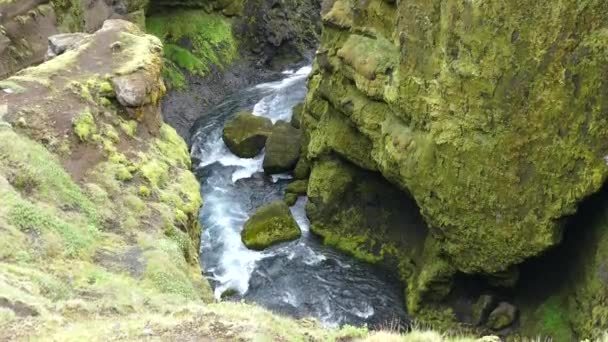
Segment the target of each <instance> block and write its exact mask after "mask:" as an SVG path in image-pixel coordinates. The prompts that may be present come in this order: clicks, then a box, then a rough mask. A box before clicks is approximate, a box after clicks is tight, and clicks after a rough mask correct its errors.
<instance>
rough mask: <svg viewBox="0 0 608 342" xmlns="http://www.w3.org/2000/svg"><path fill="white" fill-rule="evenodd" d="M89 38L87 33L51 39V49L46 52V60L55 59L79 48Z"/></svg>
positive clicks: (58, 35) (57, 36)
mask: <svg viewBox="0 0 608 342" xmlns="http://www.w3.org/2000/svg"><path fill="white" fill-rule="evenodd" d="M87 37H89V35H88V34H86V33H64V34H56V35H54V36H50V37H49V49H48V51H47V52H46V59H47V60H49V59H53V58H55V57H57V56H59V55H61V54H63V53H64V52H66V51H68V50H73V49H76V48H78V47H79V46H81V45H82V44H83V42H84V41H85V39H86V38H87Z"/></svg>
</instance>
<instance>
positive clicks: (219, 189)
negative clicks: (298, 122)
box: [197, 67, 311, 298]
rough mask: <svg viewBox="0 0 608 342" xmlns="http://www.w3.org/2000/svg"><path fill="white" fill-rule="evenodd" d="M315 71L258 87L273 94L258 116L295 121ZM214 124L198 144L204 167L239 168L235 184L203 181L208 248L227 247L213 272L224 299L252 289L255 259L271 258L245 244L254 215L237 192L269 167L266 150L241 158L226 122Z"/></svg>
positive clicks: (259, 108) (215, 177)
mask: <svg viewBox="0 0 608 342" xmlns="http://www.w3.org/2000/svg"><path fill="white" fill-rule="evenodd" d="M310 71H311V68H310V67H305V68H302V69H300V70H298V71H296V72H286V73H284V74H286V75H289V77H287V78H285V79H283V80H281V81H277V82H272V83H265V84H260V85H258V86H256V88H257V89H261V90H264V91H266V92H267V93H268V94H267V95H266V96H264V97H263V98H262V99H261V100H260V101H259V102H258V103H257V104H256V105H255V107H254V114H255V115H260V116H265V117H268V118H270V119H271V120H273V122H276V121H277V120H289V119H290V118H291V115H292V108H293V107H294V106H295V104H297V103H298V102H300V101H301V100H302V98H303V96H304V95H303V94H302V89H298V90H295V89H293V88H294V86H297V85H298V84H301V82H302V81H303V79H305V78H306V77H307V76H308V74H309V73H310ZM299 88H302V87H301V86H299ZM304 91H305V90H304ZM211 124H213V123H211ZM211 124H209V125H211ZM209 125H207V126H205V127H203V128H202V129H203V130H205V131H206V133H207V137H205V142H204V143H203V144H202V145H201V146H199V147H198V151H197V154H198V155H200V156H202V158H201V163H200V165H199V167H200V168H204V167H207V166H210V165H212V164H215V163H219V164H221V165H222V166H226V167H228V166H231V167H234V171H233V172H232V175H231V177H230V182H228V180H227V179H226V177H225V176H222V175H220V174H213V175H212V176H210V177H207V178H206V179H205V182H206V184H203V189H204V190H205V206H204V208H203V210H202V215H203V216H205V217H213V220H209V221H210V222H207V220H205V222H206V224H205V229H206V230H205V234H204V235H203V247H202V248H204V249H211V248H213V246H218V245H219V246H221V249H222V250H221V252H220V253H221V255H220V256H219V257H217V264H216V265H215V266H214V267H212V268H210V269H209V270H208V271H210V272H212V273H213V274H212V275H211V277H212V279H213V280H214V281H215V282H217V284H218V285H217V286H216V288H215V296H216V297H217V298H220V297H221V295H222V293H223V292H224V291H226V290H228V289H232V290H236V291H238V292H239V293H241V294H244V293H245V292H247V289H248V284H249V279H250V276H251V273H252V272H253V270H254V268H255V263H256V261H258V260H260V259H262V258H264V256H265V253H262V252H256V251H251V250H249V249H247V248H246V247H245V246H244V245H243V243H242V242H241V230H242V227H243V225H244V223H245V221H247V219H248V218H249V215H248V213H247V211H246V210H245V209H244V208H243V207H242V204H241V203H239V201H238V200H236V198H235V197H236V195H237V194H235V189H234V183H235V182H237V181H238V180H241V179H247V178H251V177H252V176H253V175H254V174H256V173H258V172H262V171H263V168H262V164H263V160H264V153H261V154H260V155H258V156H257V157H255V158H251V159H245V158H239V157H237V156H236V155H234V154H233V153H232V152H230V150H229V149H228V148H227V147H226V145H225V144H224V142H223V140H222V136H221V135H222V129H221V126H218V127H211V126H209ZM213 128H215V129H213ZM290 178H291V176H290V175H287V174H283V175H275V176H273V181H274V182H275V183H276V182H278V181H279V180H283V179H290Z"/></svg>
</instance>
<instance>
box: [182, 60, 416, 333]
mask: <svg viewBox="0 0 608 342" xmlns="http://www.w3.org/2000/svg"><path fill="white" fill-rule="evenodd" d="M310 71H311V68H310V67H304V68H301V69H299V70H297V71H286V72H284V73H283V75H284V78H283V79H282V80H279V81H276V82H271V83H264V84H260V85H257V86H255V87H253V88H250V89H245V90H242V91H239V92H237V93H236V94H234V95H232V96H230V97H227V98H226V99H225V100H224V101H223V102H222V103H221V104H220V105H218V106H216V107H214V108H213V109H211V110H209V111H207V112H206V113H204V114H203V115H202V116H201V118H200V119H199V120H198V121H197V122H196V124H195V125H194V127H193V129H192V133H193V135H192V157H193V160H195V161H196V163H197V164H196V166H197V167H196V171H197V175H198V177H199V180H200V182H201V185H202V190H201V191H202V195H203V198H204V205H203V208H202V209H201V213H200V220H201V223H202V225H203V227H204V230H203V235H202V242H201V260H202V263H203V270H204V273H205V276H206V277H207V278H208V279H209V281H210V282H211V284H212V286H213V288H214V291H215V296H216V297H217V298H221V296H222V294H223V293H225V292H226V291H230V292H233V293H236V295H235V296H234V297H233V298H236V299H244V300H246V301H249V302H254V303H257V304H259V305H261V306H263V307H266V308H268V309H270V310H272V311H274V312H276V313H280V314H285V315H289V316H292V317H295V318H304V317H313V318H316V319H318V320H320V321H321V322H322V323H323V324H325V325H327V326H341V325H344V324H350V325H363V324H367V325H368V326H370V327H374V326H377V327H382V326H387V325H389V324H395V322H401V323H405V322H407V315H406V312H405V309H404V305H403V303H404V298H403V290H402V288H401V285H400V282H399V281H398V280H397V279H395V278H393V277H391V276H389V275H388V274H386V272H383V271H382V270H378V269H374V268H373V267H371V266H370V265H367V264H365V263H361V262H358V261H356V260H353V259H352V258H350V257H348V256H345V255H343V254H340V253H339V252H337V251H335V250H332V249H330V248H328V247H325V246H323V245H322V244H321V242H320V241H319V239H318V238H317V237H316V236H314V235H313V234H312V233H310V232H309V222H308V219H307V217H306V213H305V205H306V201H307V199H306V198H305V197H301V198H300V199H299V200H298V202H297V203H296V205H295V206H293V207H292V208H291V211H292V213H293V215H294V217H295V219H296V221H297V222H298V224H299V226H300V229H301V230H302V237H301V238H300V239H299V240H296V241H292V242H289V243H284V244H280V245H277V246H274V247H271V248H269V249H266V250H265V251H262V252H257V251H252V250H248V249H247V248H246V247H245V246H244V245H243V243H242V242H241V235H240V232H241V230H242V227H243V225H244V223H245V221H246V220H247V219H248V218H249V217H250V215H251V214H252V213H253V212H255V209H256V208H258V207H260V206H262V205H264V204H266V203H269V202H271V201H274V200H279V199H282V198H283V194H284V191H285V187H286V185H287V184H288V183H289V178H290V176H289V175H287V174H285V175H275V176H272V177H270V176H266V175H265V174H264V173H263V169H262V161H263V153H262V154H261V155H260V156H258V157H256V158H253V159H242V158H239V157H237V156H235V155H233V154H232V153H231V152H230V151H229V150H228V148H227V147H226V146H225V145H224V142H223V140H222V129H223V126H224V124H225V122H226V121H227V120H228V119H230V118H231V117H233V116H234V115H235V114H236V113H237V112H239V111H240V110H249V111H253V113H254V114H256V115H261V116H265V117H268V118H270V119H271V120H272V121H273V122H276V121H278V120H286V121H289V120H290V118H291V115H292V108H293V107H294V106H295V105H297V104H298V103H300V102H302V101H303V100H304V97H305V95H306V78H307V76H308V74H309V73H310Z"/></svg>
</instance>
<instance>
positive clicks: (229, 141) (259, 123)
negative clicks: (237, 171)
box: [222, 112, 272, 158]
mask: <svg viewBox="0 0 608 342" xmlns="http://www.w3.org/2000/svg"><path fill="white" fill-rule="evenodd" d="M271 130H272V121H270V119H268V118H265V117H262V116H257V115H253V114H251V113H249V112H240V113H238V114H237V115H236V116H235V117H234V118H233V119H231V120H230V121H228V122H227V123H226V125H225V126H224V133H223V135H222V138H223V139H224V143H225V144H226V146H228V148H229V149H230V151H231V152H232V153H234V154H236V155H237V156H239V157H241V158H253V157H255V156H257V155H258V154H260V152H261V151H262V149H263V148H264V146H265V145H266V140H267V139H268V136H269V135H270V132H271Z"/></svg>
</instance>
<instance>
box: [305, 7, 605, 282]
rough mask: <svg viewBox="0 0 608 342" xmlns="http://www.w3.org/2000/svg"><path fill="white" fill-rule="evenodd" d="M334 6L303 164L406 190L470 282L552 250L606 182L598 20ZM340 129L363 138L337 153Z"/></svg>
mask: <svg viewBox="0 0 608 342" xmlns="http://www.w3.org/2000/svg"><path fill="white" fill-rule="evenodd" d="M344 3H345V2H343V1H336V2H335V3H334V4H333V7H332V9H331V10H330V11H329V14H328V15H327V16H326V25H325V26H326V27H325V30H324V33H323V38H322V44H321V48H320V51H323V52H324V56H325V62H326V63H325V64H327V65H326V66H325V67H324V68H323V69H322V68H321V67H320V65H319V66H318V67H317V68H316V71H315V73H314V75H313V76H312V78H311V81H310V83H309V87H310V90H311V92H310V94H309V96H308V98H307V102H306V105H305V114H304V120H303V121H304V122H306V121H310V118H314V121H315V122H316V124H315V126H314V127H313V126H311V147H312V148H311V149H310V152H309V155H310V156H311V157H313V158H318V156H320V155H327V154H329V153H338V154H340V155H341V156H342V157H344V158H346V159H348V160H350V161H351V162H353V163H355V164H357V165H359V166H362V167H366V168H367V167H370V168H371V167H374V168H377V169H378V170H379V171H380V172H381V173H382V174H383V175H384V176H385V177H386V178H388V179H390V180H391V181H392V182H394V183H396V184H398V185H399V186H401V187H402V188H403V189H406V190H408V191H409V192H410V193H411V194H412V195H413V196H414V198H415V199H416V201H417V203H418V204H419V206H420V207H421V209H422V213H423V215H424V216H425V218H426V219H427V220H428V222H429V223H430V224H431V225H432V226H433V227H436V228H437V231H436V232H437V234H436V236H437V238H438V239H439V240H440V241H441V248H442V249H443V251H444V252H445V253H446V254H447V255H448V256H449V260H450V262H451V263H453V264H454V265H455V266H457V268H458V269H460V270H462V271H465V272H467V273H471V272H485V273H497V272H500V271H504V270H506V269H508V268H509V267H510V266H511V265H513V264H517V263H520V262H522V261H523V260H525V259H526V258H528V257H531V256H534V255H538V254H539V253H541V252H542V251H544V250H546V249H547V248H549V247H551V246H554V245H555V244H557V243H559V241H560V239H561V228H562V227H561V225H560V219H561V218H562V217H564V216H567V215H570V214H572V213H573V212H574V210H575V209H576V205H577V204H578V202H579V201H580V200H581V199H583V198H585V197H586V196H588V195H589V194H591V193H593V192H595V191H597V190H598V189H599V187H600V186H601V185H602V183H603V182H604V180H605V178H606V176H607V175H608V167H607V166H606V163H605V160H604V158H605V155H606V151H607V149H608V146H607V145H606V141H607V140H606V134H607V133H606V132H608V126H607V123H606V121H605V120H604V119H603V118H602V117H601V115H600V113H601V112H602V111H604V110H605V107H606V106H605V103H606V101H604V100H601V99H604V98H606V96H607V95H606V93H605V92H604V91H603V90H601V89H603V87H602V86H601V82H602V81H601V78H600V77H599V76H598V75H602V74H604V73H605V72H606V69H605V68H606V65H608V64H607V63H606V53H605V50H604V49H605V46H607V45H606V39H607V38H606V35H605V30H606V27H608V21H607V20H606V18H607V16H606V14H607V12H606V11H608V10H607V9H606V7H605V6H604V5H603V4H602V3H600V2H595V1H591V2H589V3H588V4H587V6H586V7H585V9H584V10H583V11H582V12H581V11H579V9H580V8H579V7H578V3H577V2H576V1H566V2H563V3H562V6H561V7H559V10H557V12H553V11H554V10H556V9H555V7H553V5H550V4H540V3H534V4H532V3H525V2H517V1H515V2H510V3H509V4H508V5H506V6H505V4H504V3H503V2H500V1H491V2H489V3H488V2H484V3H466V4H464V3H456V2H448V3H444V2H442V3H441V4H440V1H439V0H437V1H432V2H428V1H427V2H425V1H417V0H413V1H401V2H387V1H380V0H372V1H366V2H361V3H357V4H355V3H352V2H349V3H350V6H351V10H352V11H351V12H350V14H349V13H348V11H345V10H344V9H345V8H346V7H345V6H344ZM340 13H341V15H340V16H339V15H338V14H340ZM550 13H551V14H550ZM330 14H331V15H330ZM582 17H586V18H594V20H586V21H585V24H584V25H582V26H580V25H578V24H577V22H578V18H582ZM340 18H341V19H340ZM380 18H381V19H380ZM420 18H426V19H425V20H423V21H421V19H420ZM556 18H559V19H556ZM347 19H348V20H347ZM595 19H597V20H595ZM332 23H333V24H332ZM538 25H543V27H545V29H544V30H542V31H538V30H536V29H535V27H538ZM346 26H348V27H349V28H348V29H345V27H346ZM571 32H577V33H579V34H577V35H576V36H572V35H570V34H569V33H571ZM560 35H566V36H568V37H569V38H568V39H556V38H555V37H558V36H560ZM488 37H492V38H488ZM327 70H329V71H330V72H327ZM547 84H552V86H550V87H547V86H545V85H547ZM558 117H559V119H556V118H558ZM340 121H346V123H347V124H348V125H344V124H340V125H338V122H340ZM349 125H350V126H351V128H352V129H351V133H349V134H350V136H352V137H353V138H354V137H356V136H357V134H359V135H360V137H359V138H356V141H355V142H351V141H349V144H342V143H340V141H339V139H336V136H337V137H339V136H340V135H335V134H332V133H333V132H347V131H346V130H345V128H344V127H348V126H349ZM340 127H342V128H340ZM539 132H542V133H541V134H539ZM348 140H352V139H350V138H349V139H348ZM362 157H364V158H362ZM369 161H372V163H368V162H369ZM431 170H432V171H431Z"/></svg>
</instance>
